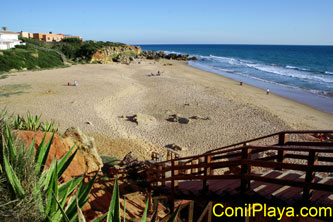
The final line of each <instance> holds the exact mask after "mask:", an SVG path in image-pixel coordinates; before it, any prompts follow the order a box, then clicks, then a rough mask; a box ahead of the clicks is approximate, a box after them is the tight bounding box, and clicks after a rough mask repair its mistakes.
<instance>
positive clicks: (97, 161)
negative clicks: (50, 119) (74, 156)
mask: <svg viewBox="0 0 333 222" xmlns="http://www.w3.org/2000/svg"><path fill="white" fill-rule="evenodd" d="M64 137H65V138H64V140H65V141H66V142H67V144H68V145H69V146H71V147H72V146H73V145H75V146H76V147H77V148H78V149H79V152H80V154H81V155H82V156H84V159H85V161H86V166H87V168H88V169H89V170H90V171H98V170H99V169H101V168H102V167H103V161H102V159H101V157H100V156H99V155H98V152H97V149H96V145H95V140H94V138H92V137H89V136H87V135H85V134H83V133H82V132H81V130H80V129H79V128H75V127H71V128H69V129H67V130H66V131H65V133H64Z"/></svg>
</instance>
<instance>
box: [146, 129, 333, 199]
mask: <svg viewBox="0 0 333 222" xmlns="http://www.w3.org/2000/svg"><path fill="white" fill-rule="evenodd" d="M290 134H303V135H304V134H311V135H312V134H326V135H332V134H333V130H326V131H285V132H279V133H276V134H271V135H268V136H264V137H261V138H257V139H254V140H248V141H244V142H242V143H238V144H233V145H230V146H226V147H222V148H218V149H215V150H212V151H209V152H206V153H204V154H202V155H195V156H189V157H182V158H173V159H170V160H167V161H160V162H156V163H153V164H152V166H151V168H149V169H148V170H147V178H148V181H149V182H150V183H151V184H152V186H153V187H157V186H165V185H166V183H171V184H170V188H171V192H172V193H174V192H175V189H176V188H177V187H178V182H179V181H192V180H200V181H202V190H203V191H206V190H208V189H209V184H208V181H209V180H229V179H237V180H240V184H241V185H240V188H241V191H242V192H245V191H247V190H249V189H250V188H251V187H250V181H261V182H265V183H273V184H280V185H287V186H293V187H301V188H303V198H304V199H305V200H309V199H310V197H311V192H312V189H315V190H323V191H329V192H333V186H332V185H327V184H321V183H319V182H318V181H315V180H314V178H315V174H316V173H319V172H326V173H327V172H333V143H332V142H331V140H330V138H328V136H327V138H328V140H327V139H326V140H324V141H320V140H312V141H304V139H303V140H301V141H295V140H293V141H288V140H287V135H290ZM274 136H277V137H278V138H277V141H276V144H274V145H250V144H249V143H252V142H254V141H258V140H261V139H265V138H268V137H274ZM302 160H303V162H302ZM304 162H306V163H305V164H304ZM256 167H260V168H261V169H274V170H295V171H300V172H302V173H304V174H305V178H304V180H287V179H279V178H271V177H267V176H263V175H261V174H257V173H255V172H254V171H253V169H254V168H256ZM221 170H224V171H223V172H221ZM227 170H228V173H226V171H227ZM218 171H220V172H218Z"/></svg>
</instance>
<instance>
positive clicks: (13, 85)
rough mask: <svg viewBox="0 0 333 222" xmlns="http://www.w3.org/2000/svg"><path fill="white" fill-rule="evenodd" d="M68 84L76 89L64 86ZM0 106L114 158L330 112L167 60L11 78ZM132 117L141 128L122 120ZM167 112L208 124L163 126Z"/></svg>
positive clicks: (223, 139) (306, 121) (189, 146)
mask: <svg viewBox="0 0 333 222" xmlns="http://www.w3.org/2000/svg"><path fill="white" fill-rule="evenodd" d="M165 64H172V65H165ZM158 71H161V72H162V74H161V75H160V76H149V75H150V74H151V73H155V74H156V73H157V72H158ZM74 80H76V81H78V83H79V85H78V86H77V87H73V86H67V82H72V83H73V82H74ZM0 107H1V108H3V107H7V109H8V111H10V112H15V113H20V114H25V113H26V112H27V111H30V112H31V113H33V114H41V115H42V119H43V120H50V119H53V120H55V121H56V122H57V123H58V124H59V129H60V132H64V130H65V129H66V128H69V127H71V126H75V127H79V128H80V129H81V130H82V131H83V132H84V133H86V134H88V135H91V136H93V137H94V138H95V141H96V144H97V148H98V151H99V153H100V155H110V156H116V157H119V158H122V157H123V156H124V155H125V154H126V153H128V152H129V151H133V152H134V153H135V154H136V155H137V156H139V157H140V158H148V157H149V156H150V154H151V151H157V152H161V151H163V150H164V149H165V148H163V147H164V146H165V145H168V144H172V143H175V144H177V145H179V146H181V147H184V150H185V151H182V155H190V154H199V153H202V152H205V151H208V150H210V149H213V148H217V147H221V146H224V145H229V144H232V143H236V142H240V141H243V140H247V139H251V138H255V137H259V136H263V135H266V134H270V133H275V132H278V131H281V130H289V129H298V130H301V129H332V126H333V115H332V114H328V113H325V112H321V111H318V110H316V109H313V108H311V107H309V106H306V105H303V104H300V103H297V102H294V101H292V100H289V99H286V98H282V97H279V96H276V95H274V94H272V93H271V94H269V95H266V91H265V90H262V89H259V88H256V87H252V86H249V85H244V84H243V86H240V85H239V83H238V82H236V81H233V80H231V79H228V78H225V77H222V76H220V75H217V74H213V73H210V72H206V71H202V70H199V69H196V68H193V67H190V66H188V65H186V64H185V62H179V61H168V60H160V62H154V61H143V62H141V64H130V65H124V64H110V65H100V64H98V65H97V64H89V65H75V66H72V67H70V68H62V69H53V70H43V71H36V72H19V73H14V74H11V75H10V76H9V77H8V78H6V79H1V80H0ZM138 113H140V114H143V115H144V116H145V119H144V121H143V123H141V122H139V124H136V123H133V122H131V121H128V120H127V119H126V118H121V116H131V115H135V114H138ZM173 114H178V115H179V116H182V117H186V118H188V117H191V116H200V117H203V118H207V117H208V120H203V119H197V120H195V119H191V120H190V123H189V124H181V123H178V122H170V121H167V119H168V118H169V117H170V115H173ZM87 122H90V123H91V124H87Z"/></svg>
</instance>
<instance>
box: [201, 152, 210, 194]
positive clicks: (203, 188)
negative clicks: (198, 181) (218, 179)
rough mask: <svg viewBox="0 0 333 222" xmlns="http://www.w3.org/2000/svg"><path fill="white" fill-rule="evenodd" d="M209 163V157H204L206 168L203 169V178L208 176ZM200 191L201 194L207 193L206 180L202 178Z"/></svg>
mask: <svg viewBox="0 0 333 222" xmlns="http://www.w3.org/2000/svg"><path fill="white" fill-rule="evenodd" d="M210 161H211V156H210V155H206V156H205V163H206V167H205V168H204V177H206V176H209V174H210V167H209V164H210ZM202 191H203V192H206V191H208V184H207V179H206V178H204V179H203V181H202Z"/></svg>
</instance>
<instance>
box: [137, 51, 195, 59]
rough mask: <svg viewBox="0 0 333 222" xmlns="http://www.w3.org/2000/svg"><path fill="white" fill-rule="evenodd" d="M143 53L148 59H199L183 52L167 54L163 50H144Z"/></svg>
mask: <svg viewBox="0 0 333 222" xmlns="http://www.w3.org/2000/svg"><path fill="white" fill-rule="evenodd" d="M141 55H142V56H143V57H144V58H146V59H155V60H159V59H169V60H180V61H189V60H197V58H196V57H190V56H189V55H182V54H175V53H171V54H165V52H163V51H159V52H157V51H142V53H141Z"/></svg>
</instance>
